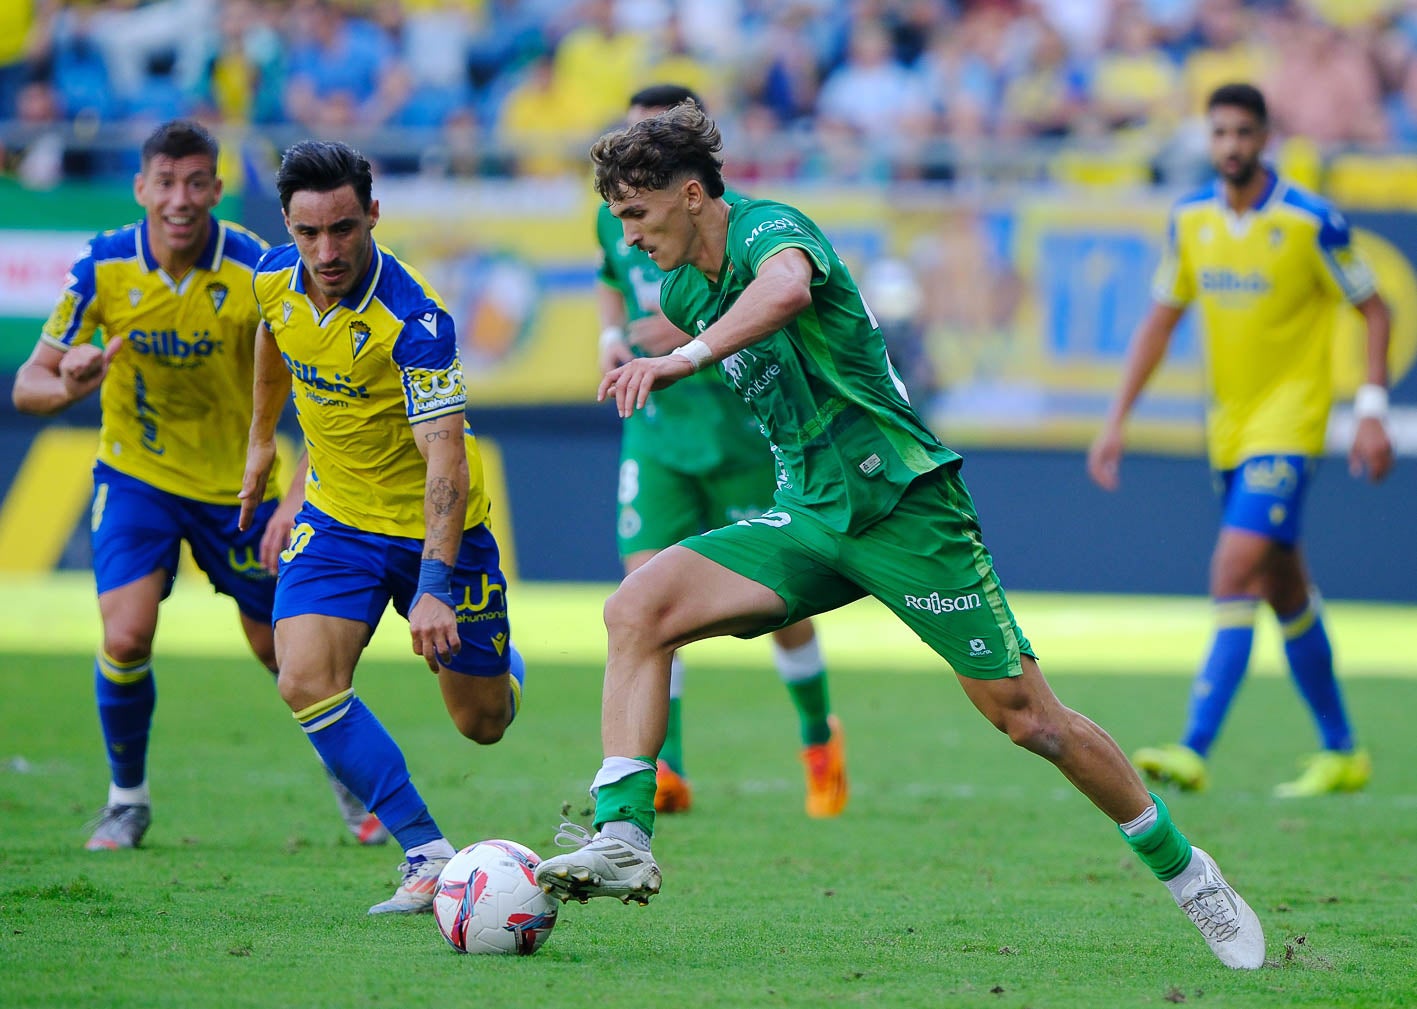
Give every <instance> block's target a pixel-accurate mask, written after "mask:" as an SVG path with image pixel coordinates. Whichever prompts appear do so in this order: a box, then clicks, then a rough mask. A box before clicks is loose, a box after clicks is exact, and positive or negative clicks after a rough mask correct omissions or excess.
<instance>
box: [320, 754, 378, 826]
mask: <svg viewBox="0 0 1417 1009" xmlns="http://www.w3.org/2000/svg"><path fill="white" fill-rule="evenodd" d="M325 775H326V776H327V777H328V778H329V779H330V790H331V791H333V792H334V793H335V802H336V803H338V804H339V815H340V819H342V820H344V825H345V826H346V827H348V828H349V832H350V834H352V835H353V836H354V839H355V840H356V841H358V842H359V843H360V844H364V845H376V844H387V843H388V840H389V830H388V828H387V827H385V826H384V825H383V824H382V823H380V822H379V818H378V817H377V816H375V815H374V814H373V813H371V812H369V811H368V810H367V809H365V808H364V803H362V802H360V801H359V798H358V797H357V796H356V795H355V794H354V793H353V792H351V791H350V790H349V789H348V788H347V787H345V784H344V782H342V781H340V780H339V779H338V778H336V777H335V772H334V771H331V770H330V768H329V766H328V765H326V766H325Z"/></svg>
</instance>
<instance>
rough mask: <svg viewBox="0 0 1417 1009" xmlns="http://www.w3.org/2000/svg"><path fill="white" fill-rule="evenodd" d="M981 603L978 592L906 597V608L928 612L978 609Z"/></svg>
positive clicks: (935, 593)
mask: <svg viewBox="0 0 1417 1009" xmlns="http://www.w3.org/2000/svg"><path fill="white" fill-rule="evenodd" d="M981 605H983V604H982V603H981V602H980V600H979V593H978V592H971V593H969V594H968V595H963V596H942V595H940V594H939V593H938V592H931V593H930V594H929V595H928V596H906V597H905V608H906V609H908V610H924V611H925V612H927V613H962V612H964V611H965V610H977V609H978V608H979V607H980V606H981ZM971 643H972V642H971Z"/></svg>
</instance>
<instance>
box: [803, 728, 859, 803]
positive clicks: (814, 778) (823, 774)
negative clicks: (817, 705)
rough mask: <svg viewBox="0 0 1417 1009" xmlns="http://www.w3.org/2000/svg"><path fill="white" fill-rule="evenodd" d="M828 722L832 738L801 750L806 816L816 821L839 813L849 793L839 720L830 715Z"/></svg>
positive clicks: (843, 744)
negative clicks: (804, 776)
mask: <svg viewBox="0 0 1417 1009" xmlns="http://www.w3.org/2000/svg"><path fill="white" fill-rule="evenodd" d="M827 724H828V725H830V726H831V730H832V734H831V738H830V739H828V740H827V741H826V742H825V743H816V744H814V745H812V746H806V747H803V749H802V763H803V765H804V766H805V767H806V769H807V815H808V816H810V817H813V818H815V819H819V820H824V819H830V818H831V817H833V816H840V815H841V811H842V810H843V809H845V808H846V799H847V795H848V790H847V787H846V745H845V742H846V741H845V738H844V737H843V735H842V732H841V721H840V719H838V718H837V717H836V716H835V715H830V716H828V717H827Z"/></svg>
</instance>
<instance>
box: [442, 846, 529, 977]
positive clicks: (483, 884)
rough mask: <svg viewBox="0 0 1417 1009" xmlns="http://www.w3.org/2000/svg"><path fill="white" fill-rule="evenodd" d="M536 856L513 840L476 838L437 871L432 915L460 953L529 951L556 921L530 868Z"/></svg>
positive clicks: (521, 954) (523, 953)
mask: <svg viewBox="0 0 1417 1009" xmlns="http://www.w3.org/2000/svg"><path fill="white" fill-rule="evenodd" d="M540 862H541V856H539V855H537V853H536V852H534V851H532V850H531V849H530V848H528V847H526V846H525V845H522V844H517V842H515V841H501V840H492V841H478V842H477V843H476V844H470V845H468V846H467V847H466V848H464V849H463V850H462V851H460V852H458V853H457V854H456V855H454V856H453V857H452V858H450V859H449V860H448V864H447V865H445V866H443V871H442V872H441V873H440V874H439V875H438V892H437V894H436V895H435V896H434V898H433V917H434V918H436V919H437V920H438V931H440V932H442V933H443V938H444V939H446V940H448V945H449V946H451V947H453V949H455V950H457V951H458V952H459V953H515V954H517V955H518V956H530V955H531V954H532V953H535V952H536V951H537V950H538V949H540V948H541V944H542V943H543V942H545V941H546V937H547V936H549V935H550V934H551V929H552V928H553V927H555V925H556V911H557V907H556V902H555V901H554V900H552V899H551V898H550V897H548V896H547V895H546V894H544V893H542V892H541V887H539V886H537V885H536V879H535V878H534V877H533V875H532V874H533V873H534V872H535V871H536V867H537V865H538V864H539V863H540Z"/></svg>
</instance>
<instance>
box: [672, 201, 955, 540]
mask: <svg viewBox="0 0 1417 1009" xmlns="http://www.w3.org/2000/svg"><path fill="white" fill-rule="evenodd" d="M789 248H790V249H801V250H802V251H803V252H804V253H805V254H806V255H807V258H808V259H809V260H810V261H811V263H812V303H811V305H810V306H809V307H808V308H806V309H805V310H803V311H802V312H801V313H800V314H798V315H797V317H796V318H794V319H793V320H792V321H791V322H790V323H788V324H787V326H785V327H784V328H783V329H780V330H778V331H777V332H776V333H773V334H771V335H770V336H767V337H764V338H763V339H762V340H759V341H758V342H757V343H755V344H753V345H752V346H751V347H747V348H745V349H743V350H740V351H738V353H736V354H731V355H729V356H728V357H727V358H725V359H724V360H723V361H721V362H720V363H719V369H720V370H721V372H722V374H723V377H724V378H725V379H726V380H727V382H728V384H729V385H731V386H732V387H733V389H734V390H735V391H736V392H737V393H738V395H739V396H741V397H742V398H743V400H744V401H745V402H746V403H747V404H748V407H749V409H751V410H752V411H753V413H754V415H755V416H756V417H757V418H758V421H759V422H760V423H761V424H762V427H763V433H764V434H766V435H767V436H768V439H769V441H770V442H771V443H772V450H773V453H774V454H775V455H776V456H777V460H778V473H779V476H778V491H777V499H778V501H780V502H783V503H785V504H792V505H795V506H797V507H799V508H808V509H810V510H811V512H812V513H813V514H814V515H816V516H817V517H818V518H820V519H821V520H822V521H823V522H824V523H825V524H826V525H827V526H828V527H829V528H831V529H834V530H836V531H837V532H842V533H857V532H860V531H861V530H863V529H865V528H867V527H868V526H870V525H871V524H872V523H874V522H876V521H877V520H879V519H881V518H883V517H885V516H886V515H888V514H890V512H891V510H892V509H894V508H895V506H896V503H897V502H898V501H899V500H900V497H901V495H902V494H904V493H905V489H906V488H907V487H908V486H910V484H911V483H912V482H913V481H914V480H915V478H916V477H918V476H919V475H920V474H922V473H928V472H929V471H931V470H933V469H935V468H937V467H939V466H943V465H945V464H947V463H952V462H956V461H958V460H959V458H960V457H959V455H958V454H957V453H955V452H953V451H951V450H950V449H948V448H946V447H945V446H944V445H943V444H941V443H940V440H939V439H938V438H936V437H935V436H934V434H932V433H931V432H930V429H929V428H927V427H926V426H925V423H924V421H922V420H921V419H920V417H919V415H917V414H916V412H915V410H914V408H913V407H911V405H910V400H909V397H908V396H907V395H906V391H905V385H904V384H903V383H902V382H901V380H900V377H899V376H898V375H897V374H896V371H895V368H894V367H893V366H892V365H891V362H890V359H889V358H888V356H887V355H886V343H885V340H884V339H883V338H882V336H881V331H880V328H879V327H878V326H877V325H876V320H875V317H874V316H872V314H871V310H870V309H869V308H867V307H866V303H865V302H864V301H863V300H862V298H861V292H860V291H858V290H857V288H856V283H855V281H853V280H852V279H851V274H850V272H849V271H848V270H847V269H846V264H845V263H843V262H842V261H841V259H840V257H839V256H837V254H836V250H834V249H833V248H832V246H831V243H830V242H828V241H827V239H826V236H825V235H823V234H822V232H821V230H820V229H818V227H817V226H816V225H815V224H813V223H812V221H811V220H810V219H809V218H808V217H807V216H806V215H805V214H803V213H802V212H801V211H799V210H796V209H794V208H792V207H789V206H786V205H784V204H781V203H774V202H772V201H770V200H744V201H740V202H738V203H735V204H733V205H732V207H730V208H729V215H728V241H727V248H726V249H725V250H724V256H723V265H722V267H721V268H720V271H719V278H718V282H717V283H710V282H709V280H708V278H707V277H705V276H704V275H703V274H702V273H700V272H699V271H698V270H697V269H694V268H693V267H691V266H681V267H679V268H678V269H677V270H675V271H674V272H672V273H671V274H669V276H668V277H667V278H666V279H665V281H664V283H663V285H662V286H661V288H660V299H661V307H662V309H663V311H664V314H665V316H666V317H667V318H668V319H669V321H670V322H672V323H674V325H676V326H678V327H679V328H680V329H682V330H684V331H686V332H690V333H702V332H703V331H704V330H705V329H707V328H708V327H709V326H711V325H712V324H713V323H714V322H715V321H716V320H717V319H718V318H719V317H720V316H722V315H723V314H724V313H725V312H727V311H728V309H729V308H730V307H732V305H733V303H734V302H735V301H737V300H738V296H739V295H740V294H742V293H743V289H744V288H746V287H747V286H748V284H749V283H751V282H752V280H753V278H754V277H756V276H757V273H758V269H759V268H760V267H761V266H762V264H763V263H764V262H765V261H766V260H767V259H768V258H769V257H771V256H772V255H774V254H775V253H778V252H781V251H782V250H783V249H789ZM671 388H673V387H672V386H671ZM655 395H659V393H656V394H655Z"/></svg>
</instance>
